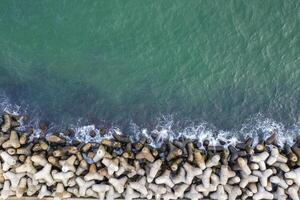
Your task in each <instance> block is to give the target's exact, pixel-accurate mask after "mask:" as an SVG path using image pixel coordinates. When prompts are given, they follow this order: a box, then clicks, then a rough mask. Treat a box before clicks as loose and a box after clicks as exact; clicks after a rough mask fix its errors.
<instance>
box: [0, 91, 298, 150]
mask: <svg viewBox="0 0 300 200" xmlns="http://www.w3.org/2000/svg"><path fill="white" fill-rule="evenodd" d="M27 110H28V109H25V108H24V107H21V106H19V105H15V104H12V103H11V102H10V101H9V99H8V98H7V97H6V96H5V95H0V111H2V112H6V113H11V114H13V115H20V114H21V115H24V114H29V115H31V116H30V120H29V121H26V123H25V122H23V120H21V127H20V130H25V129H26V128H27V127H32V128H34V133H33V135H32V137H33V138H34V137H39V136H40V133H41V131H40V130H39V128H38V127H39V114H38V112H30V113H27ZM129 127H130V134H129V137H130V139H131V140H132V141H138V140H139V139H140V138H141V137H142V136H143V137H147V138H148V139H150V140H151V141H152V143H151V144H152V145H153V146H156V147H158V146H160V145H161V144H162V143H163V142H164V141H167V140H169V141H173V140H176V139H180V138H186V139H191V140H195V141H197V142H198V144H199V147H201V144H202V143H203V141H205V140H208V141H209V142H210V144H211V145H220V141H223V142H225V145H224V146H228V145H231V144H233V145H234V144H236V143H237V142H241V141H242V140H243V139H245V138H247V137H252V138H253V139H254V144H256V143H258V142H259V140H263V139H266V138H268V137H269V136H270V135H271V134H272V131H276V132H277V137H278V143H279V145H281V146H283V145H284V144H285V143H287V144H292V143H293V142H294V140H295V139H296V138H297V137H299V136H300V125H299V124H295V125H293V126H291V127H289V128H286V127H285V126H284V125H283V124H282V123H279V122H276V121H275V120H272V119H269V118H265V117H263V116H262V115H261V114H258V115H256V116H255V117H252V118H251V119H249V120H247V122H246V123H244V124H242V126H241V128H239V129H235V130H230V131H226V130H218V129H216V128H212V127H213V126H209V125H208V123H206V122H202V123H198V124H195V123H190V125H188V126H185V127H183V128H182V127H178V123H176V121H175V120H174V118H173V117H172V115H167V116H161V117H159V118H158V119H157V123H156V126H155V127H153V129H149V128H145V127H140V126H138V125H137V124H135V123H134V122H131V123H130V126H129ZM54 128H57V127H55V126H54V124H50V127H49V130H48V133H49V134H51V131H52V130H54ZM71 128H72V129H73V130H74V132H75V135H74V138H67V139H68V141H70V142H71V141H72V140H73V139H76V140H79V141H82V142H100V141H101V140H102V139H104V138H108V139H109V138H112V137H113V134H119V135H122V129H121V128H120V127H118V126H113V127H111V128H109V129H108V130H107V133H106V134H105V136H101V134H100V130H99V129H98V128H96V126H95V125H93V124H91V125H83V126H82V125H81V124H80V120H79V122H78V123H77V124H76V125H73V126H71ZM91 131H94V132H95V133H96V136H95V137H92V136H90V132H91ZM61 135H63V133H61Z"/></svg>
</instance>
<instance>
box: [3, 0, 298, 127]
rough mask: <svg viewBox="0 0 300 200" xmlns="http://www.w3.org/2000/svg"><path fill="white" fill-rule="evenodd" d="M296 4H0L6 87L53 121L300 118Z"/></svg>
mask: <svg viewBox="0 0 300 200" xmlns="http://www.w3.org/2000/svg"><path fill="white" fill-rule="evenodd" d="M299 26H300V1H296V0H294V1H292V0H291V1H289V0H285V1H281V0H265V1H261V0H254V1H233V0H230V1H225V0H224V1H212V0H207V1H196V0H192V1H182V0H164V1H140V0H132V1H121V0H120V1H14V0H3V1H0V91H3V93H5V94H6V95H7V96H9V98H10V99H11V101H12V102H13V103H18V104H23V105H27V106H28V107H29V108H30V109H40V111H42V114H43V115H44V116H43V117H44V118H48V119H49V120H50V121H64V122H74V121H76V120H77V119H78V118H79V117H83V118H84V119H86V120H87V121H88V122H89V123H96V124H97V123H100V122H102V121H103V120H104V121H106V122H115V123H120V124H122V123H124V124H126V123H127V122H128V121H130V120H132V121H134V122H136V123H137V124H148V125H149V124H150V125H151V123H152V121H153V120H154V119H156V118H157V117H159V116H161V115H168V114H172V115H174V116H175V118H176V119H178V120H181V119H182V120H183V119H184V120H186V119H190V120H200V121H202V120H204V121H207V122H209V123H212V124H214V125H216V126H217V127H219V128H222V129H227V128H233V127H235V126H237V125H239V124H241V123H242V122H244V121H245V120H246V119H247V118H249V117H251V116H253V115H256V114H257V113H261V114H263V115H264V116H266V117H270V118H272V119H275V120H278V121H280V122H283V123H294V122H296V121H297V120H298V116H299V113H300V103H299V99H300V57H299V56H300V41H299V40H300V39H299V35H300V27H299Z"/></svg>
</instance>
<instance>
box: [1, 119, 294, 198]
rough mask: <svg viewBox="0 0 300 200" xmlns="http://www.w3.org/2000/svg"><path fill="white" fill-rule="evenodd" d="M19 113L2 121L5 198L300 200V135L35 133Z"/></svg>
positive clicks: (2, 176) (2, 189)
mask: <svg viewBox="0 0 300 200" xmlns="http://www.w3.org/2000/svg"><path fill="white" fill-rule="evenodd" d="M18 120H19V117H18V116H13V115H10V114H4V115H3V122H2V124H1V129H0V136H1V137H0V145H1V147H0V148H1V150H0V158H1V163H0V164H1V167H0V188H1V192H0V198H2V199H79V198H81V199H82V198H87V199H107V200H110V199H191V200H198V199H220V200H222V199H255V200H258V199H293V200H299V187H300V141H295V143H294V145H292V146H289V145H287V144H286V145H285V146H284V147H283V148H282V147H279V146H278V145H277V141H276V139H277V138H276V133H273V134H272V135H271V136H270V137H269V138H267V139H266V140H265V141H261V142H259V143H258V144H256V145H254V144H253V139H252V138H246V139H245V141H244V142H241V143H237V144H236V145H229V146H228V147H226V148H225V147H224V146H222V145H218V146H212V145H210V144H209V142H208V141H205V142H203V144H202V146H201V147H199V144H197V142H195V141H191V140H188V139H179V140H176V141H172V142H165V143H164V144H163V145H162V146H161V147H159V148H154V147H152V146H151V145H149V138H146V137H144V138H141V139H140V140H139V141H138V142H135V143H132V142H131V141H130V139H129V138H128V137H126V136H125V135H119V134H114V135H113V138H112V139H103V140H102V141H101V142H100V143H82V142H78V141H73V142H71V143H69V142H67V141H66V139H65V138H64V137H62V136H60V135H58V134H51V135H47V137H45V135H43V134H42V135H41V137H40V138H35V139H29V138H30V135H31V134H32V130H31V129H30V128H29V129H28V130H26V131H19V129H18V127H19V125H20V123H19V122H18ZM45 129H46V127H45V128H43V127H41V131H42V132H43V131H45ZM69 134H71V131H69ZM220 143H222V141H220Z"/></svg>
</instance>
